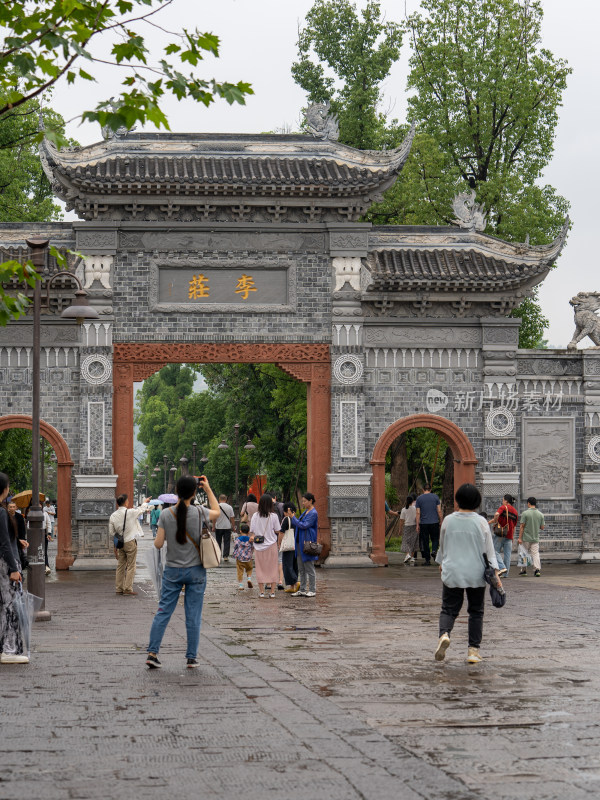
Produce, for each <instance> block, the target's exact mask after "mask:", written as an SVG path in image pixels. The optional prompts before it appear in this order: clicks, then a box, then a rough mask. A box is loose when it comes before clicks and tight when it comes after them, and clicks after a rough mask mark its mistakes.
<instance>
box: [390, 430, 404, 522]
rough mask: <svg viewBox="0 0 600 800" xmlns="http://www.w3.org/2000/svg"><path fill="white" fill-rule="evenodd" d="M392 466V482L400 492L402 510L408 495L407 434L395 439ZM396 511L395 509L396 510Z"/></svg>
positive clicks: (391, 452)
mask: <svg viewBox="0 0 600 800" xmlns="http://www.w3.org/2000/svg"><path fill="white" fill-rule="evenodd" d="M390 455H391V459H392V464H391V468H390V480H391V483H392V486H393V487H394V488H395V489H396V491H397V492H398V503H399V506H400V508H402V506H403V505H404V501H405V499H406V495H407V494H408V463H407V461H406V434H404V433H403V434H402V435H401V436H399V437H398V438H397V439H394V441H393V442H392V445H391V447H390ZM394 510H395V509H394Z"/></svg>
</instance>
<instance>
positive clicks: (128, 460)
mask: <svg viewBox="0 0 600 800" xmlns="http://www.w3.org/2000/svg"><path fill="white" fill-rule="evenodd" d="M113 388H114V392H113V469H114V471H115V474H116V475H117V495H120V494H127V495H129V497H130V498H132V497H133V364H129V363H124V362H116V363H115V364H114V369H113Z"/></svg>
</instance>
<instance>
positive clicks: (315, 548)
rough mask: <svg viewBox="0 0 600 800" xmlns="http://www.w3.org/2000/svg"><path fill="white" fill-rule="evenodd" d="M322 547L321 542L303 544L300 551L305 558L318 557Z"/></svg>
mask: <svg viewBox="0 0 600 800" xmlns="http://www.w3.org/2000/svg"><path fill="white" fill-rule="evenodd" d="M322 549H323V545H322V544H321V542H304V545H303V547H302V551H303V553H304V554H305V555H307V556H320V555H321V550H322Z"/></svg>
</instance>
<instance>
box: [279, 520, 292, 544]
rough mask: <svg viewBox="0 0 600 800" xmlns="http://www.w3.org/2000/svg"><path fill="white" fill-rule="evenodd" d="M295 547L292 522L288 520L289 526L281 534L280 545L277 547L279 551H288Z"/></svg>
mask: <svg viewBox="0 0 600 800" xmlns="http://www.w3.org/2000/svg"><path fill="white" fill-rule="evenodd" d="M287 519H289V517H287ZM295 549H296V537H295V536H294V529H293V528H292V523H291V522H290V527H289V528H288V529H287V531H286V532H285V533H284V534H283V539H282V540H281V546H280V548H279V552H280V553H289V552H290V551H291V550H295Z"/></svg>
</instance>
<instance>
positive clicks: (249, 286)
mask: <svg viewBox="0 0 600 800" xmlns="http://www.w3.org/2000/svg"><path fill="white" fill-rule="evenodd" d="M256 291H257V289H256V287H255V285H254V278H253V277H252V276H251V275H242V277H241V278H239V279H238V282H237V286H236V288H235V293H236V294H241V295H242V300H247V299H248V294H249V292H256Z"/></svg>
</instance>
